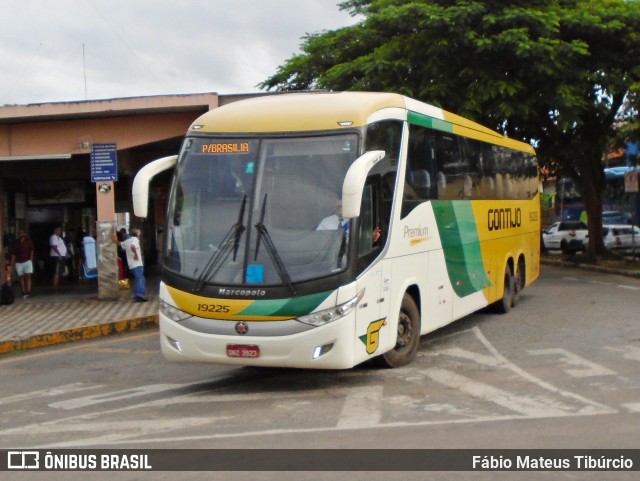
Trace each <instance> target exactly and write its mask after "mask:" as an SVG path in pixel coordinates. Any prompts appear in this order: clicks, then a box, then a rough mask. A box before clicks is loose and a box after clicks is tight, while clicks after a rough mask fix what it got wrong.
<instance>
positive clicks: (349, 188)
mask: <svg viewBox="0 0 640 481" xmlns="http://www.w3.org/2000/svg"><path fill="white" fill-rule="evenodd" d="M384 156H385V152H384V151H383V150H372V151H370V152H365V153H364V154H362V155H361V156H360V157H358V158H357V159H356V160H355V161H354V162H353V164H351V167H349V170H348V171H347V175H345V177H344V183H343V184H342V216H343V217H344V218H345V219H354V218H356V217H358V216H359V215H360V204H361V203H362V191H363V189H364V184H365V181H366V180H367V175H369V171H370V170H371V168H372V167H373V166H374V165H376V164H377V163H378V162H380V161H381V160H382V159H383V158H384Z"/></svg>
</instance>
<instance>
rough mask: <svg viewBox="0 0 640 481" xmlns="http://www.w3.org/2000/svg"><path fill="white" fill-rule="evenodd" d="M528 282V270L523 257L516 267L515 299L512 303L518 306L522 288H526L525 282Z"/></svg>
mask: <svg viewBox="0 0 640 481" xmlns="http://www.w3.org/2000/svg"><path fill="white" fill-rule="evenodd" d="M525 282H526V271H525V267H524V259H523V258H522V257H521V258H520V259H519V260H518V265H517V267H516V273H515V275H514V276H513V300H512V301H511V305H512V306H513V307H516V306H517V305H518V302H520V293H521V292H522V289H524V284H525Z"/></svg>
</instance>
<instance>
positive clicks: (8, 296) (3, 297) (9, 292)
mask: <svg viewBox="0 0 640 481" xmlns="http://www.w3.org/2000/svg"><path fill="white" fill-rule="evenodd" d="M15 300H16V298H15V296H14V295H13V288H12V287H11V284H9V283H8V282H5V283H4V284H2V288H0V304H3V305H5V306H7V305H9V304H13V301H15Z"/></svg>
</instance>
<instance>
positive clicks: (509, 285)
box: [495, 264, 515, 314]
mask: <svg viewBox="0 0 640 481" xmlns="http://www.w3.org/2000/svg"><path fill="white" fill-rule="evenodd" d="M514 284H515V282H514V277H513V274H511V267H510V266H509V264H507V265H506V266H505V268H504V291H503V292H502V298H501V299H500V300H499V301H498V302H496V303H495V310H496V312H498V313H500V314H507V313H508V312H509V311H511V308H512V307H513V297H514Z"/></svg>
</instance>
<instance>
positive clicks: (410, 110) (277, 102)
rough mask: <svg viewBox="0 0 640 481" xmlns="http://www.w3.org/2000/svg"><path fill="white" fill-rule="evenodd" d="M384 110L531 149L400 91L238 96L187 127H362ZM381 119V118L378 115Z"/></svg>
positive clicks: (240, 130)
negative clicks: (245, 97) (397, 111)
mask: <svg viewBox="0 0 640 481" xmlns="http://www.w3.org/2000/svg"><path fill="white" fill-rule="evenodd" d="M384 109H400V110H401V111H403V115H402V118H405V119H406V118H407V117H408V118H409V119H410V120H412V121H413V122H415V123H418V124H420V125H424V126H427V127H431V128H434V129H436V130H442V131H446V132H453V133H457V134H460V135H463V136H466V137H471V138H475V139H478V140H485V141H488V142H491V143H496V144H501V145H508V146H509V147H512V148H515V149H518V150H524V151H527V152H531V153H533V148H532V147H531V146H530V145H528V144H525V143H523V142H518V141H516V140H512V139H508V138H507V137H504V136H503V135H501V134H499V133H498V132H495V131H493V130H491V129H489V128H487V127H484V126H482V125H480V124H478V123H476V122H473V121H471V120H468V119H465V118H464V117H461V116H459V115H455V114H452V113H450V112H447V111H445V110H442V109H441V108H439V107H434V106H433V105H429V104H426V103H423V102H419V101H417V100H413V99H410V98H408V97H405V96H403V95H399V94H394V93H382V92H337V93H327V92H317V93H314V92H305V93H283V94H274V95H264V96H259V97H252V98H249V99H246V100H239V101H237V102H233V103H230V104H227V105H224V106H222V107H219V108H216V109H213V110H210V111H209V112H207V113H205V114H203V115H201V116H200V117H198V118H197V119H196V120H195V121H194V122H193V124H192V125H191V127H190V131H194V132H195V131H197V132H209V133H223V134H251V133H274V132H308V131H326V130H336V129H340V128H348V127H359V126H363V125H366V124H367V123H368V122H369V121H370V119H371V118H372V117H373V116H374V115H375V114H377V113H378V114H380V113H381V112H380V111H382V110H384ZM376 118H379V117H376Z"/></svg>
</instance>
